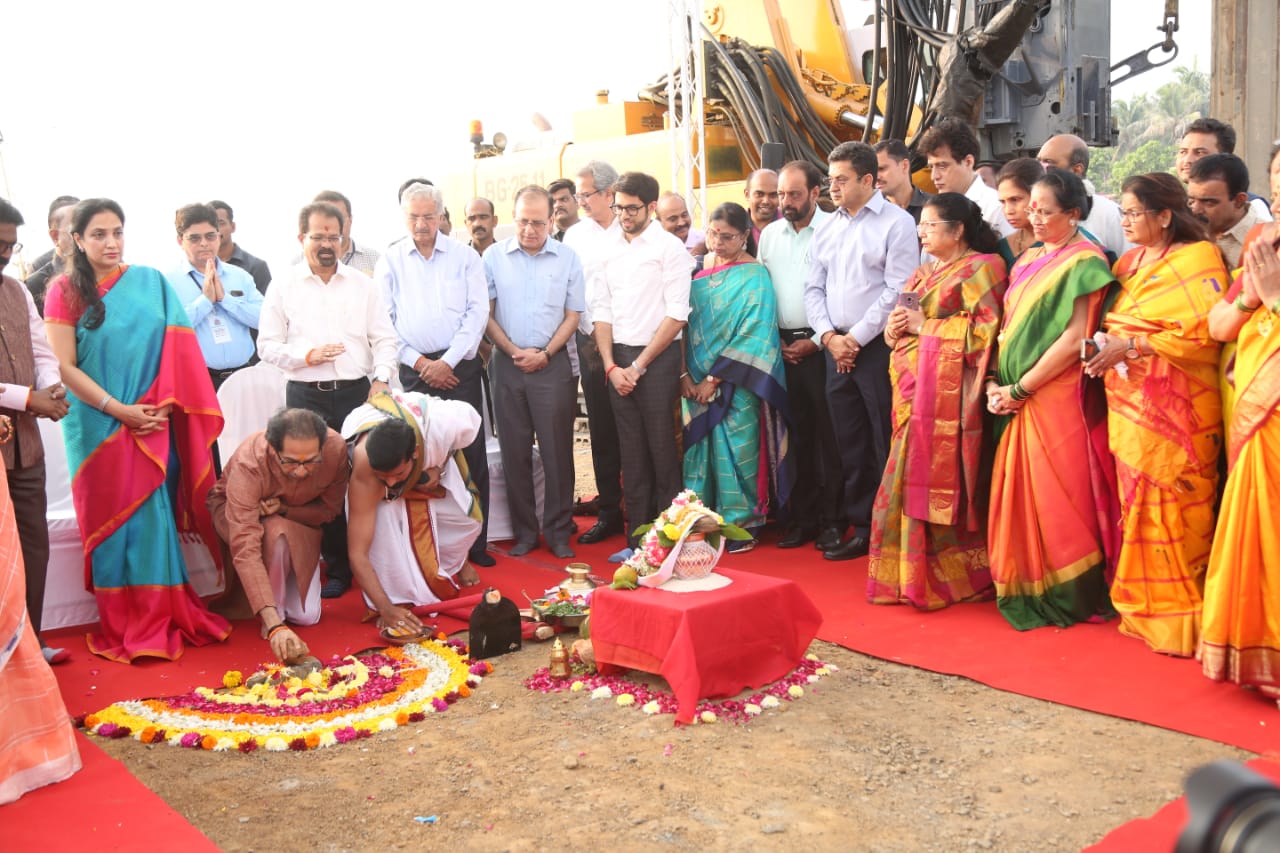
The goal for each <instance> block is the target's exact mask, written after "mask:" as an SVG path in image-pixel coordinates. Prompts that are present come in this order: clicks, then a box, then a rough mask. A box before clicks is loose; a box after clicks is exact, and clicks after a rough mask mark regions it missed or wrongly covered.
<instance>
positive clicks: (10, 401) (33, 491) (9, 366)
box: [0, 199, 71, 663]
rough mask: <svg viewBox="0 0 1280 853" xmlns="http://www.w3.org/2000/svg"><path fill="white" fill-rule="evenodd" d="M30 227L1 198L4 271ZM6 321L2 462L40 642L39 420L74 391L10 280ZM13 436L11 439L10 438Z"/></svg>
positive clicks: (47, 654) (0, 388)
mask: <svg viewBox="0 0 1280 853" xmlns="http://www.w3.org/2000/svg"><path fill="white" fill-rule="evenodd" d="M22 224H23V219H22V214H21V213H19V212H18V209H17V208H15V207H14V206H13V205H11V204H10V203H9V202H7V201H5V200H4V199H0V271H3V270H4V268H5V267H6V266H8V265H9V258H10V257H12V256H13V252H14V250H15V249H21V248H22V244H21V243H19V242H18V226H19V225H22ZM0 317H4V318H6V319H5V322H3V323H0V346H2V347H3V351H4V353H5V354H6V356H7V357H6V358H0V415H4V416H5V417H6V418H8V425H7V426H8V428H7V430H4V429H0V438H4V439H5V441H4V443H3V444H0V456H3V457H4V466H5V469H6V471H7V473H8V479H9V496H10V497H11V498H12V499H13V514H14V518H15V520H16V521H17V525H18V543H19V546H20V547H21V548H22V560H23V563H24V565H25V567H26V580H27V596H26V599H27V618H28V619H29V620H30V621H31V630H32V631H34V632H35V634H36V637H39V636H40V618H41V615H42V613H43V611H44V586H45V576H46V574H47V572H48V567H49V528H48V522H47V519H46V518H45V514H46V512H47V509H48V499H47V498H46V496H45V465H44V444H43V443H42V442H41V440H40V429H39V426H38V425H37V424H36V418H48V419H49V420H52V421H56V420H59V419H61V418H62V416H63V415H65V414H66V413H67V407H68V404H67V391H66V389H65V388H64V387H63V386H62V374H61V372H60V371H59V369H58V357H57V356H55V355H54V354H53V349H52V348H51V347H50V346H49V341H48V339H47V338H46V337H45V332H44V321H43V320H41V319H40V314H39V313H38V312H37V311H36V305H35V302H34V300H33V299H32V298H31V292H30V291H29V290H27V288H26V287H24V286H23V285H22V283H21V282H19V281H18V280H17V279H15V278H11V277H9V276H7V275H0ZM24 320H25V322H23V321H24ZM6 431H7V432H8V433H10V435H3V433H4V432H6ZM40 647H41V649H42V651H43V652H44V658H45V660H46V661H47V662H49V663H62V662H63V661H65V660H67V659H68V658H70V657H71V655H70V654H69V653H68V652H67V650H66V649H51V648H49V647H48V646H46V645H45V644H44V640H41V641H40Z"/></svg>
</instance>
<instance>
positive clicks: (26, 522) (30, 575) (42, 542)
mask: <svg viewBox="0 0 1280 853" xmlns="http://www.w3.org/2000/svg"><path fill="white" fill-rule="evenodd" d="M14 454H15V456H16V455H17V447H15V448H14ZM8 473H9V498H10V499H11V500H12V501H13V515H14V519H15V520H16V521H17V523H18V544H19V545H20V546H21V548H22V561H23V563H24V564H25V565H26V577H27V613H28V614H29V616H28V618H29V619H30V620H31V630H33V631H35V632H36V634H37V635H38V634H39V633H40V625H41V618H42V616H43V614H44V583H45V577H46V575H47V574H48V572H49V519H48V518H46V515H47V510H48V498H47V497H46V495H45V482H44V480H45V477H44V460H43V459H42V460H40V461H39V462H37V463H36V464H34V465H28V466H27V467H25V468H10V469H9V472H8Z"/></svg>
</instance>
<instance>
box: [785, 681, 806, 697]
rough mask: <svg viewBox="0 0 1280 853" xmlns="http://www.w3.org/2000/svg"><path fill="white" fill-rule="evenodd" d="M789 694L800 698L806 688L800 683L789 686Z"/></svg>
mask: <svg viewBox="0 0 1280 853" xmlns="http://www.w3.org/2000/svg"><path fill="white" fill-rule="evenodd" d="M787 695H788V696H790V697H791V698H792V699H799V698H800V697H801V696H803V695H804V688H803V687H801V686H800V685H799V684H793V685H791V686H790V687H788V688H787Z"/></svg>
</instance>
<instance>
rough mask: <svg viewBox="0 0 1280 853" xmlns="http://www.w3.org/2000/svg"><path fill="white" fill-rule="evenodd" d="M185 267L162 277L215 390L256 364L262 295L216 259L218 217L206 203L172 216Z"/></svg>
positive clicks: (244, 275)
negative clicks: (184, 318)
mask: <svg viewBox="0 0 1280 853" xmlns="http://www.w3.org/2000/svg"><path fill="white" fill-rule="evenodd" d="M174 226H175V228H176V229H177V232H178V245H179V246H180V247H181V248H182V252H183V254H184V255H186V262H185V263H183V264H181V265H180V266H178V267H176V268H175V269H173V270H171V271H169V272H168V273H166V275H165V278H167V279H168V280H169V284H170V285H171V286H172V287H173V289H174V290H175V291H177V293H178V297H179V298H180V299H181V300H182V304H183V305H184V306H185V307H186V309H187V316H188V317H189V318H190V320H191V325H192V326H193V327H195V330H196V340H197V341H199V343H200V352H201V353H203V354H204V360H205V364H206V365H208V368H209V376H210V378H211V379H213V387H214V388H215V389H216V388H220V387H221V386H222V383H223V382H225V381H226V380H227V377H229V376H231V374H233V373H235V372H236V371H237V370H239V369H240V368H242V367H248V366H249V365H250V364H252V363H253V362H255V361H257V356H256V344H255V343H254V339H253V330H255V329H257V328H258V319H259V316H260V315H261V313H262V294H261V293H259V292H258V288H257V286H256V285H255V284H254V281H253V276H251V275H249V273H247V272H245V271H244V270H242V269H240V268H239V267H235V266H232V265H230V264H224V263H223V262H222V261H221V260H220V259H219V258H218V246H219V243H220V241H221V235H220V234H219V233H218V214H217V211H215V210H214V209H213V208H212V207H210V206H208V205H206V204H188V205H185V206H183V207H181V208H179V209H178V212H177V213H176V214H175V216H174Z"/></svg>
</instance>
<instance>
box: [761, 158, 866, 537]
mask: <svg viewBox="0 0 1280 853" xmlns="http://www.w3.org/2000/svg"><path fill="white" fill-rule="evenodd" d="M824 177H825V176H824V175H823V174H822V171H821V170H820V169H819V168H818V167H817V166H815V165H813V164H812V163H810V162H809V161H807V160H795V161H793V162H790V163H788V164H787V165H785V166H783V167H782V169H781V170H780V171H779V172H778V202H779V208H780V209H781V211H782V218H781V219H779V220H777V221H776V222H773V223H772V224H770V225H766V226H765V228H764V230H763V231H761V232H760V248H759V251H758V256H759V259H760V263H762V264H764V265H765V267H766V268H767V269H768V270H769V278H770V279H772V280H773V289H774V293H775V295H776V297H777V302H778V337H779V338H780V339H781V341H782V361H783V367H784V368H785V369H786V374H787V398H788V400H789V401H790V403H791V416H792V433H791V449H792V451H793V452H794V454H795V458H796V483H795V487H794V488H792V490H791V499H790V501H789V503H788V506H787V520H788V522H789V526H788V530H787V532H786V533H785V534H784V535H783V536H782V538H781V539H779V540H778V547H779V548H799V547H800V546H801V545H803V544H804V543H806V542H809V541H812V540H815V539H816V540H817V542H816V543H815V544H816V547H818V548H819V549H821V550H827V549H830V548H834V547H835V546H836V545H839V544H840V540H841V538H842V537H843V535H844V528H845V520H844V512H845V510H844V500H843V497H842V495H843V494H844V477H843V476H842V475H841V473H840V452H839V450H838V449H837V447H836V437H835V432H834V431H833V430H832V428H831V416H830V415H829V414H828V412H827V360H826V356H825V355H823V354H822V348H821V347H820V346H819V345H818V341H817V340H816V337H817V335H816V333H815V332H814V330H813V327H811V326H810V325H809V318H808V316H807V315H806V312H805V305H804V289H805V284H806V279H807V276H808V272H809V245H810V243H811V242H812V241H813V235H814V233H815V232H816V231H817V230H818V229H819V228H821V227H822V225H823V224H824V223H825V222H826V221H827V220H828V219H830V218H831V214H829V213H827V212H826V211H825V210H823V209H822V208H820V207H818V195H819V193H820V192H821V190H822V180H823V178H824Z"/></svg>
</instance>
